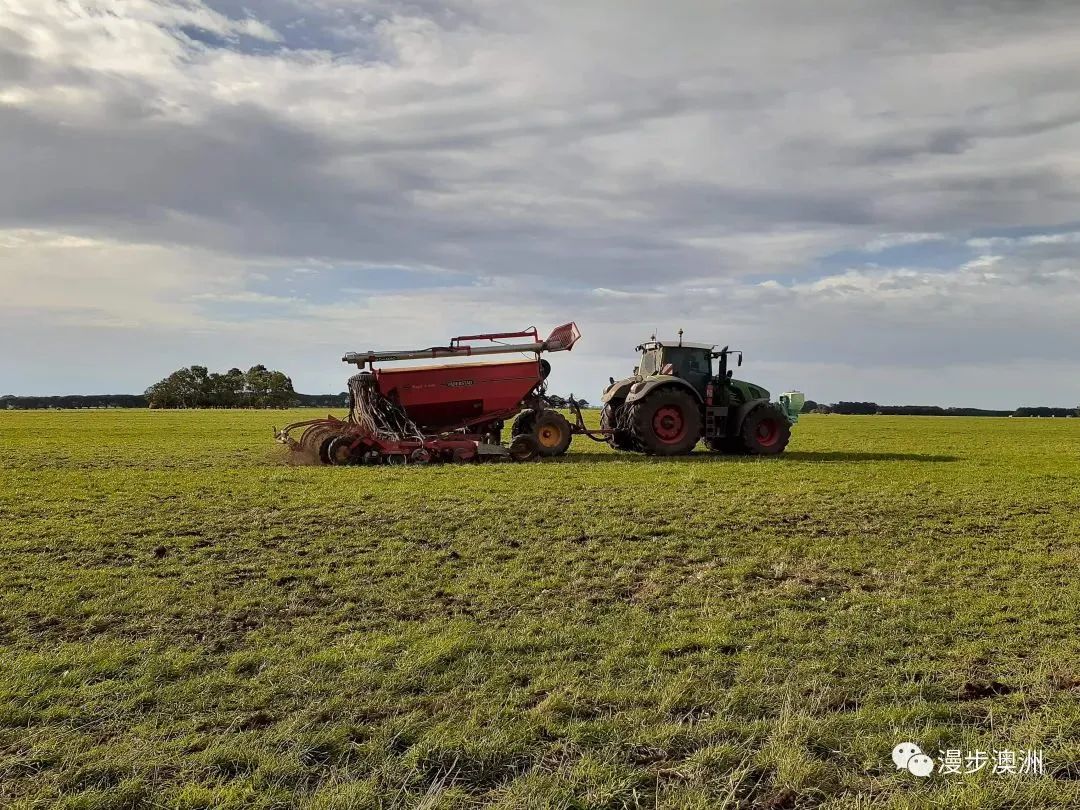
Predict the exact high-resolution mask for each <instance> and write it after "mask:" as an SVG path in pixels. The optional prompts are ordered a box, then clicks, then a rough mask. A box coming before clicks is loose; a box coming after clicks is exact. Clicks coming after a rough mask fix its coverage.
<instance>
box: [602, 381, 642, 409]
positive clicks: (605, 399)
mask: <svg viewBox="0 0 1080 810" xmlns="http://www.w3.org/2000/svg"><path fill="white" fill-rule="evenodd" d="M640 380H641V378H640V377H624V378H623V379H621V380H616V381H615V382H613V383H612V384H611V385H609V386H608V387H607V388H605V389H604V393H603V395H602V396H601V397H600V402H602V403H603V404H605V405H607V403H609V402H611V401H612V400H616V401H620V400H624V399H626V396H627V394H629V393H630V386H632V385H633V384H634V383H636V382H639V381H640Z"/></svg>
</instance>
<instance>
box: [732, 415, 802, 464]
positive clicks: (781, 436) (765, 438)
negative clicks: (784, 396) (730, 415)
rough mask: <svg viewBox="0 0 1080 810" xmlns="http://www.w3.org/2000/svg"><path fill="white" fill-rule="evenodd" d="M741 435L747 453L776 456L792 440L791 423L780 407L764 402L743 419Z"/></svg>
mask: <svg viewBox="0 0 1080 810" xmlns="http://www.w3.org/2000/svg"><path fill="white" fill-rule="evenodd" d="M739 435H740V436H741V437H742V445H743V447H744V448H745V449H746V452H748V453H753V454H754V455H758V456H775V455H779V454H780V453H783V452H784V448H785V447H787V445H788V442H789V441H790V440H791V423H790V422H789V421H788V419H787V414H785V413H784V411H783V410H782V409H781V408H780V406H779V405H776V404H775V403H772V402H763V403H762V404H760V405H758V406H757V407H756V408H754V409H753V410H752V411H750V413H748V414H747V415H746V418H745V419H743V423H742V426H741V427H740V428H739Z"/></svg>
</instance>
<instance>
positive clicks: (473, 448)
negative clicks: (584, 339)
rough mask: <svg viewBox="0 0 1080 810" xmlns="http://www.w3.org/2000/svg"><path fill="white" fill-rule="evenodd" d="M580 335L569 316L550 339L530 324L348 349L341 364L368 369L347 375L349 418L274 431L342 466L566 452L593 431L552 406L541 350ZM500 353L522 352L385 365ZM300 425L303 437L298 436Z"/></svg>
mask: <svg viewBox="0 0 1080 810" xmlns="http://www.w3.org/2000/svg"><path fill="white" fill-rule="evenodd" d="M580 336H581V335H580V333H579V332H578V328H577V326H576V325H575V324H574V323H567V324H563V325H562V326H559V327H557V328H556V329H554V330H553V331H552V332H551V334H550V335H548V336H547V338H546V339H541V338H540V335H539V333H538V332H537V331H536V328H535V327H532V328H530V329H526V330H524V331H520V332H493V333H488V334H480V335H461V336H459V337H456V338H453V339H452V340H451V341H450V343H449V345H447V346H432V347H430V348H427V349H408V350H402V351H367V352H349V353H348V354H346V355H345V356H344V357H343V358H342V361H343V362H345V363H350V364H353V365H355V366H356V367H357V368H358V369H360V370H361V372H360V373H359V374H356V375H355V376H353V377H352V378H350V379H349V414H348V416H347V417H346V418H345V419H338V418H335V417H333V416H327V417H326V418H325V419H310V420H307V421H304V422H296V423H294V424H291V425H287V426H286V427H285V428H283V429H282V430H280V431H276V434H275V435H276V436H277V439H278V441H280V442H282V443H284V444H286V445H288V446H289V447H291V448H292V449H293V450H294V451H296V452H298V453H299V454H301V455H302V456H303V457H305V458H306V459H307V460H309V461H310V462H311V463H322V464H334V465H347V464H381V463H389V464H406V463H414V464H415V463H426V462H431V461H475V460H482V459H486V458H508V459H510V460H514V461H528V460H531V459H534V458H537V457H538V456H558V455H562V454H563V453H565V452H566V450H567V448H568V447H569V445H570V440H571V438H572V436H573V434H575V433H586V434H588V433H589V431H587V430H586V429H585V426H584V422H583V421H582V419H581V415H580V411H579V410H577V409H576V408H575V409H574V410H575V415H576V417H577V419H576V424H571V423H570V422H569V421H568V420H567V419H566V418H565V417H564V416H563V415H562V414H560V413H559V412H558V411H555V410H553V409H552V407H551V404H550V402H549V401H548V400H547V398H546V396H545V393H546V381H547V377H548V374H549V373H550V371H551V366H550V364H549V363H548V362H547V360H545V359H543V358H542V357H541V355H542V354H544V353H547V352H561V351H570V350H571V349H573V347H574V344H575V343H576V342H577V340H578V338H579V337H580ZM500 354H521V355H524V357H521V358H519V359H512V360H502V361H498V362H468V361H466V362H454V363H447V364H437V365H421V366H416V365H412V366H408V365H407V366H401V367H396V368H386V367H383V364H388V363H397V362H401V361H410V360H435V359H440V358H454V359H457V360H460V359H462V358H470V359H471V358H477V357H482V356H487V355H500ZM510 419H514V422H513V424H512V427H511V440H510V442H509V444H508V445H504V444H503V443H502V431H503V428H504V425H505V423H506V422H507V420H510ZM301 429H302V431H303V432H302V433H301V434H300V438H299V439H294V438H292V436H291V434H292V433H293V432H294V431H298V430H301ZM594 438H597V439H601V440H602V438H603V437H600V436H595V437H594Z"/></svg>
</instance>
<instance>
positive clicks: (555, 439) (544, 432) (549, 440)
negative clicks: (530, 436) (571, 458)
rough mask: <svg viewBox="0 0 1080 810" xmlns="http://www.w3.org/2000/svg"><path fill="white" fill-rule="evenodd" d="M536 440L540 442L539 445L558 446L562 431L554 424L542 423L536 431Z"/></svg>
mask: <svg viewBox="0 0 1080 810" xmlns="http://www.w3.org/2000/svg"><path fill="white" fill-rule="evenodd" d="M536 440H537V441H538V442H540V446H541V447H558V446H559V442H560V441H562V431H561V430H559V429H558V428H557V427H555V426H554V425H543V426H542V427H541V428H540V430H538V431H537V432H536Z"/></svg>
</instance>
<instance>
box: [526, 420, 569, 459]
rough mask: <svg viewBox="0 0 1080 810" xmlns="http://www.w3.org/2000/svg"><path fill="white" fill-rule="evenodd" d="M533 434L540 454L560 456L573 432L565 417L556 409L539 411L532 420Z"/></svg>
mask: <svg viewBox="0 0 1080 810" xmlns="http://www.w3.org/2000/svg"><path fill="white" fill-rule="evenodd" d="M533 436H534V437H535V438H536V444H537V447H538V449H539V451H540V455H542V456H561V455H562V454H563V453H565V452H566V451H567V448H569V447H570V440H571V439H572V438H573V434H572V433H571V432H570V423H569V422H568V421H566V417H565V416H563V415H562V414H561V413H558V412H556V411H541V412H540V413H539V414H537V416H536V419H535V420H534V421H533Z"/></svg>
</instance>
